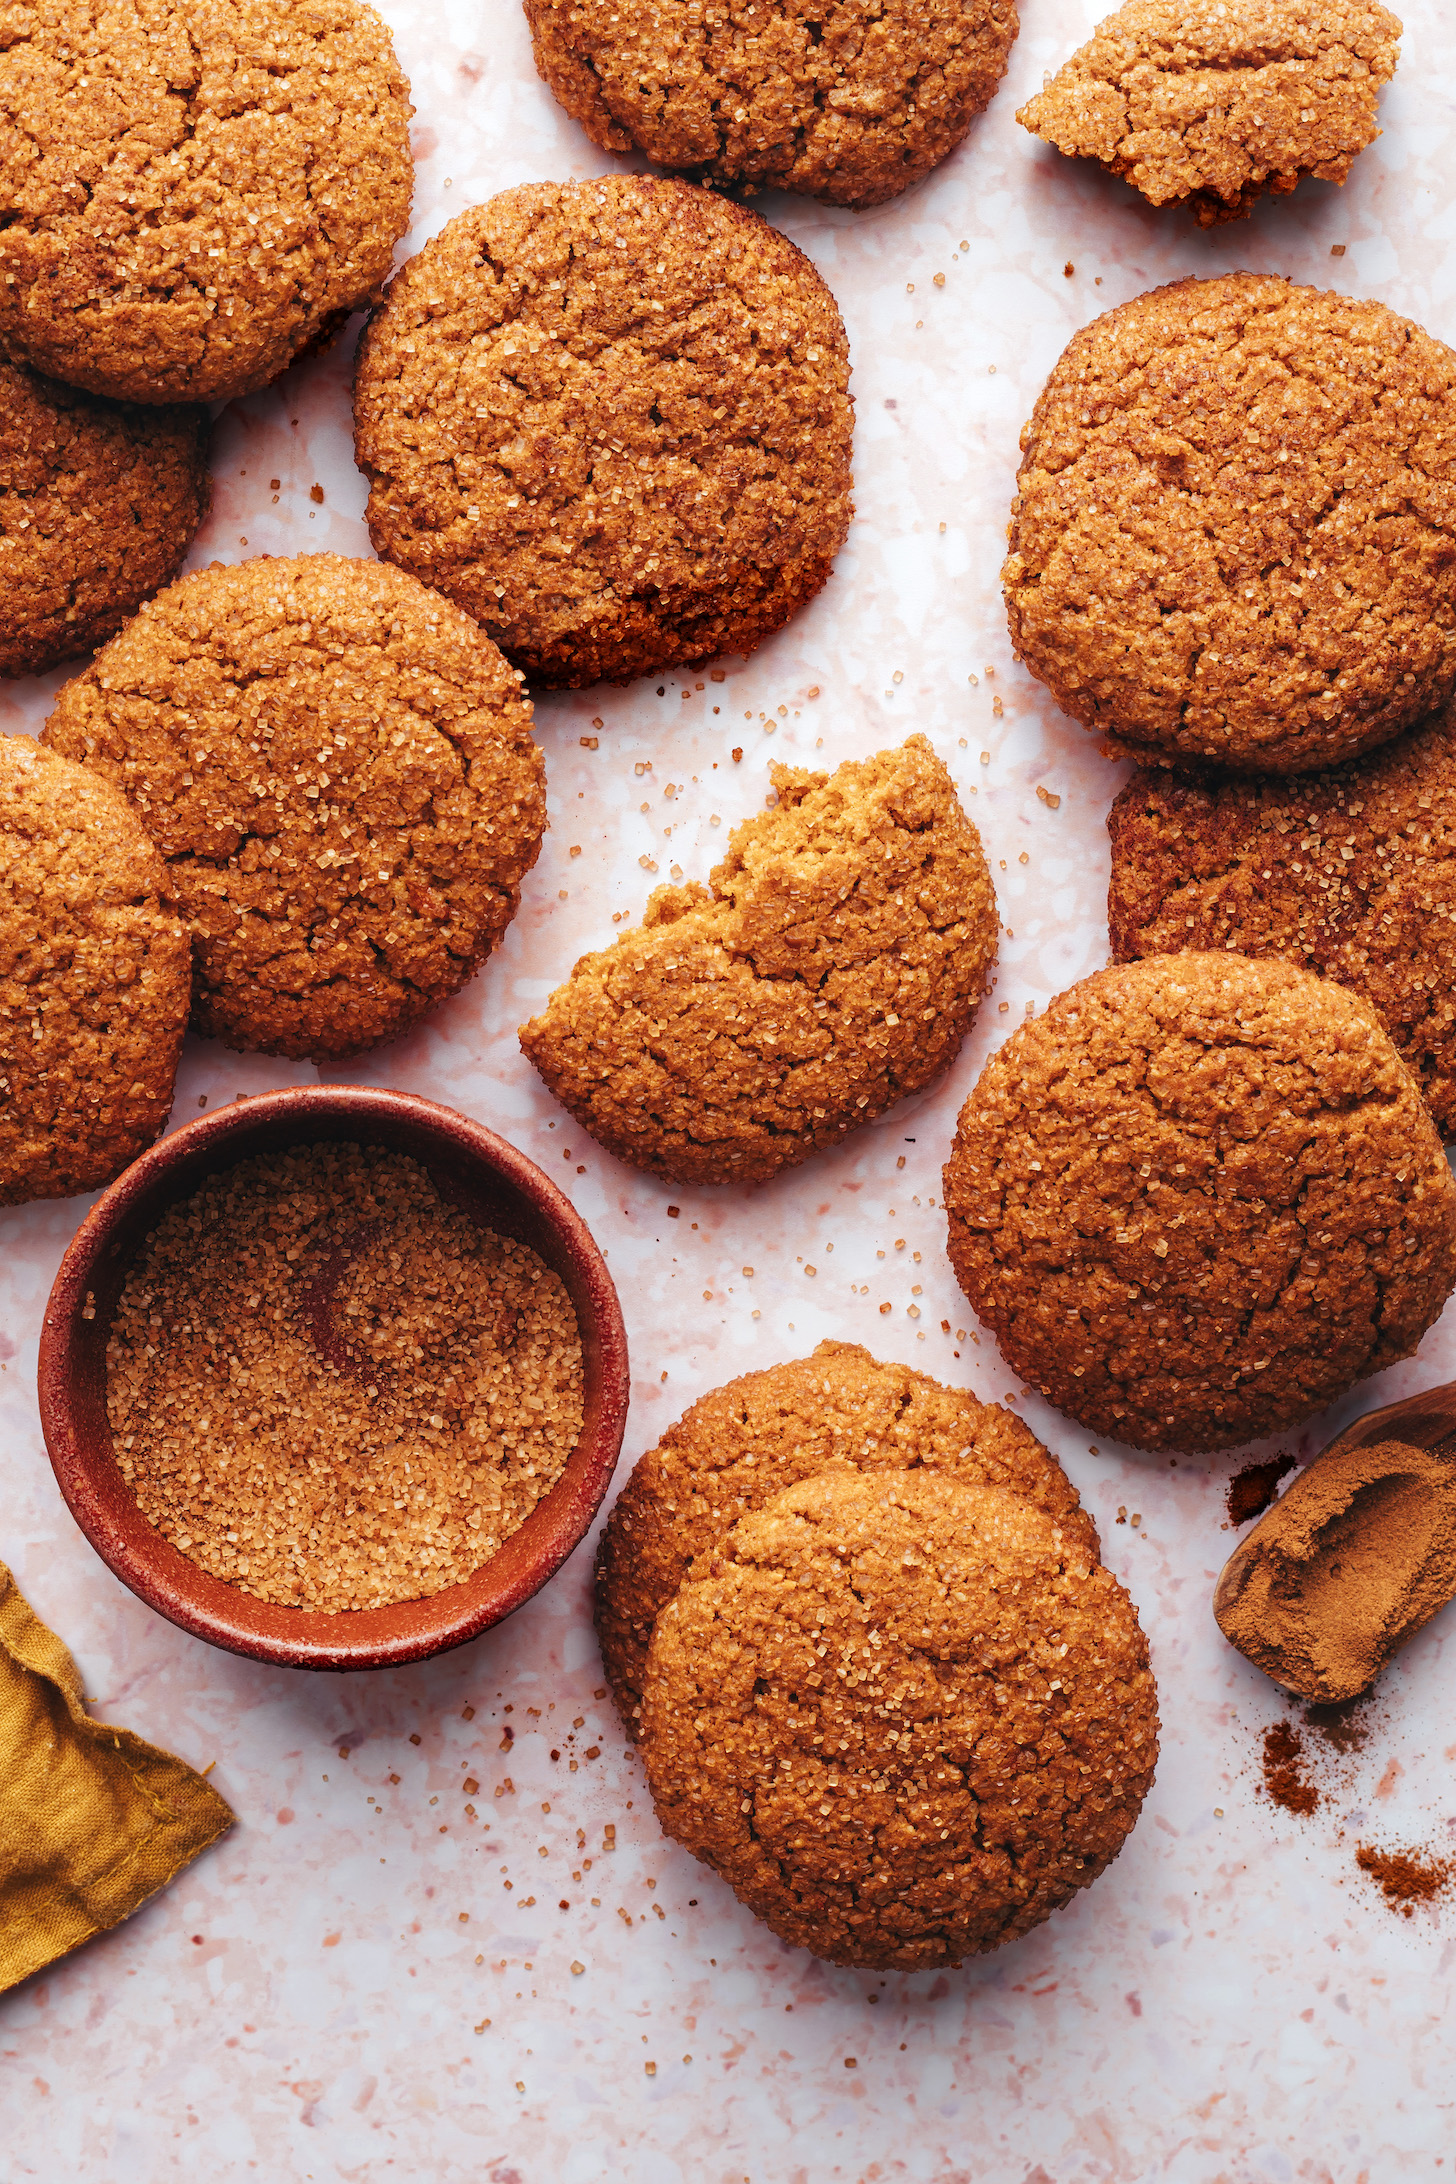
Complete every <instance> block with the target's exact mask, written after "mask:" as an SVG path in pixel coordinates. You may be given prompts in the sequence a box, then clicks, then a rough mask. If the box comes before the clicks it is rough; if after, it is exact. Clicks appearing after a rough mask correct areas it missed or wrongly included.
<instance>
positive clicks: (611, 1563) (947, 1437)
mask: <svg viewBox="0 0 1456 2184" xmlns="http://www.w3.org/2000/svg"><path fill="white" fill-rule="evenodd" d="M825 1471H850V1472H873V1473H875V1474H876V1476H879V1475H881V1474H886V1475H888V1474H889V1473H892V1472H893V1473H896V1474H900V1473H905V1472H920V1471H925V1472H935V1473H936V1474H937V1475H942V1476H944V1477H946V1478H953V1479H960V1480H962V1481H965V1482H968V1483H969V1484H971V1485H973V1486H997V1487H1004V1488H1005V1489H1006V1490H1007V1491H1008V1492H1011V1493H1015V1494H1020V1495H1022V1496H1023V1497H1024V1498H1025V1499H1026V1500H1027V1501H1029V1502H1032V1503H1034V1504H1035V1505H1036V1507H1037V1508H1039V1509H1041V1510H1044V1511H1045V1512H1046V1514H1047V1515H1048V1516H1049V1517H1050V1518H1051V1519H1052V1522H1053V1523H1054V1524H1055V1525H1056V1526H1057V1527H1059V1529H1060V1531H1061V1533H1062V1534H1063V1536H1064V1537H1065V1539H1066V1540H1067V1541H1068V1543H1070V1544H1075V1545H1078V1546H1080V1547H1081V1548H1082V1549H1083V1550H1084V1551H1085V1553H1086V1555H1087V1556H1088V1558H1089V1559H1090V1560H1093V1561H1095V1560H1096V1559H1097V1555H1098V1551H1099V1549H1098V1539H1097V1527H1096V1526H1095V1524H1094V1523H1093V1521H1092V1519H1091V1517H1090V1516H1089V1514H1088V1513H1087V1511H1086V1510H1085V1509H1084V1508H1083V1507H1082V1506H1081V1503H1080V1501H1079V1499H1078V1495H1077V1489H1076V1488H1075V1487H1074V1486H1073V1484H1072V1482H1071V1480H1070V1479H1069V1478H1068V1477H1067V1474H1066V1473H1065V1471H1063V1469H1062V1467H1061V1465H1060V1464H1059V1463H1058V1462H1057V1459H1056V1458H1055V1456H1053V1455H1052V1453H1051V1451H1050V1450H1049V1449H1046V1448H1043V1446H1042V1444H1041V1442H1040V1441H1038V1440H1037V1438H1036V1436H1035V1434H1034V1433H1033V1432H1032V1431H1031V1428H1030V1427H1029V1426H1026V1425H1023V1423H1022V1421H1021V1420H1020V1419H1019V1418H1017V1417H1016V1416H1015V1415H1014V1414H1013V1413H1012V1412H1011V1411H1008V1410H1004V1409H1002V1407H1001V1405H1000V1404H999V1403H982V1402H979V1401H978V1400H977V1398H976V1397H975V1396H974V1395H972V1394H971V1393H970V1391H969V1390H968V1389H965V1388H947V1387H943V1386H942V1385H941V1383H940V1382H939V1381H936V1380H932V1379H931V1378H930V1377H929V1375H928V1374H926V1373H917V1372H915V1371H913V1370H912V1369H911V1367H910V1366H908V1365H899V1364H896V1363H894V1362H893V1361H889V1360H886V1361H885V1362H881V1360H880V1359H878V1358H874V1357H871V1355H870V1353H869V1351H868V1350H865V1349H862V1348H861V1347H860V1346H859V1344H858V1343H851V1342H821V1343H820V1345H819V1347H818V1349H817V1350H815V1351H814V1353H813V1355H812V1356H811V1357H804V1358H793V1359H790V1360H789V1361H788V1362H787V1363H785V1364H782V1365H771V1366H769V1367H768V1368H767V1370H766V1371H763V1372H757V1373H744V1374H743V1375H742V1376H741V1377H740V1378H739V1379H737V1380H730V1381H729V1382H728V1384H727V1386H726V1387H722V1388H714V1389H712V1390H711V1391H710V1392H709V1393H708V1394H707V1395H705V1396H702V1397H701V1398H700V1399H699V1400H698V1401H697V1402H696V1403H694V1404H693V1405H692V1407H691V1409H690V1410H688V1411H687V1412H685V1413H684V1415H683V1416H682V1417H681V1418H679V1419H678V1420H677V1422H676V1423H675V1424H674V1425H671V1426H669V1427H668V1429H667V1431H666V1433H665V1434H664V1435H663V1437H662V1439H661V1441H660V1442H659V1443H658V1445H657V1447H656V1448H653V1449H649V1450H648V1452H647V1454H646V1455H645V1456H643V1457H641V1458H639V1460H638V1462H637V1464H636V1466H635V1467H634V1469H633V1472H632V1476H631V1477H630V1478H629V1479H628V1481H627V1484H626V1486H625V1487H624V1488H623V1489H622V1492H621V1494H620V1495H619V1496H618V1498H617V1501H616V1505H615V1507H614V1508H613V1510H612V1514H611V1516H610V1518H609V1519H608V1521H607V1525H606V1528H605V1530H604V1531H603V1533H602V1537H601V1541H600V1544H599V1546H598V1549H597V1564H596V1603H597V1607H596V1616H597V1634H598V1636H599V1637H600V1639H601V1642H602V1659H603V1661H604V1662H605V1664H606V1670H607V1677H608V1680H609V1682H610V1683H611V1686H612V1691H613V1694H614V1696H615V1698H616V1701H617V1706H618V1709H619V1711H620V1713H621V1716H622V1719H623V1721H624V1722H625V1723H626V1725H627V1729H628V1732H629V1734H631V1735H632V1736H634V1737H635V1736H636V1735H637V1734H638V1725H639V1722H640V1719H641V1711H642V1687H643V1678H644V1674H645V1671H646V1665H647V1647H648V1643H649V1641H650V1639H651V1637H652V1626H653V1623H654V1621H655V1619H656V1617H657V1615H658V1613H659V1612H660V1611H661V1609H663V1608H664V1607H666V1605H667V1603H668V1601H669V1600H671V1599H672V1598H673V1596H674V1594H675V1593H676V1592H677V1589H678V1587H679V1586H680V1585H681V1584H683V1583H684V1581H685V1580H686V1579H687V1577H688V1575H689V1573H690V1572H691V1571H696V1572H698V1573H699V1574H701V1573H702V1571H703V1570H705V1569H706V1568H707V1565H708V1562H709V1561H710V1560H711V1558H712V1556H713V1555H714V1554H716V1553H718V1552H719V1551H720V1549H721V1548H722V1545H723V1542H724V1540H725V1539H726V1538H727V1536H728V1533H729V1530H730V1529H731V1527H732V1526H733V1525H734V1524H735V1523H736V1522H737V1521H738V1519H739V1518H740V1517H742V1516H745V1515H747V1514H748V1513H749V1512H750V1511H752V1510H755V1509H761V1508H762V1507H763V1504H764V1503H765V1502H766V1501H767V1500H768V1499H769V1498H770V1496H772V1495H774V1494H777V1493H780V1492H781V1491H782V1490H783V1489H784V1488H785V1487H787V1486H791V1485H793V1484H794V1483H795V1482H796V1481H797V1480H799V1479H806V1478H814V1477H817V1476H818V1475H819V1473H821V1472H825Z"/></svg>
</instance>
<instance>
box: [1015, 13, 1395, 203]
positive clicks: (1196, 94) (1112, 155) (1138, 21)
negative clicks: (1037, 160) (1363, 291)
mask: <svg viewBox="0 0 1456 2184" xmlns="http://www.w3.org/2000/svg"><path fill="white" fill-rule="evenodd" d="M1400 33H1401V25H1400V22H1399V20H1398V19H1397V18H1396V17H1395V16H1394V15H1392V14H1391V13H1390V11H1389V9H1388V8H1383V7H1380V6H1378V5H1377V4H1375V0H1193V4H1192V5H1189V0H1130V4H1129V5H1128V6H1127V7H1122V8H1119V9H1118V10H1117V13H1116V14H1115V15H1109V16H1108V17H1107V18H1106V20H1105V21H1104V22H1101V23H1099V24H1098V26H1097V29H1096V31H1095V32H1094V33H1093V35H1092V37H1091V38H1090V39H1089V40H1088V42H1087V44H1086V45H1084V46H1082V47H1080V48H1079V49H1078V51H1077V52H1076V53H1074V54H1073V55H1072V58H1071V59H1070V60H1069V61H1068V62H1067V63H1066V64H1065V66H1064V67H1062V68H1060V69H1059V70H1058V71H1057V74H1056V75H1055V76H1054V77H1052V78H1050V79H1049V81H1048V82H1047V85H1046V88H1045V89H1044V90H1042V91H1041V92H1039V93H1038V94H1037V96H1036V97H1035V98H1033V99H1029V100H1028V101H1027V103H1026V105H1025V106H1023V107H1022V109H1021V111H1020V112H1019V113H1018V115H1017V117H1016V118H1017V120H1018V121H1019V122H1020V123H1021V125H1022V127H1023V128H1026V129H1030V130H1031V131H1032V132H1033V134H1034V135H1036V136H1039V137H1044V138H1045V140H1046V141H1047V143H1048V144H1054V145H1055V146H1056V148H1057V150H1058V151H1059V152H1065V153H1066V155H1067V156H1068V158H1082V159H1095V160H1097V161H1098V163H1099V164H1100V165H1101V166H1102V167H1104V168H1105V169H1106V171H1107V172H1108V173H1109V174H1115V175H1120V176H1122V178H1123V179H1124V180H1125V181H1128V182H1130V183H1131V184H1132V186H1133V188H1134V189H1136V190H1138V191H1140V192H1141V194H1142V195H1143V196H1144V197H1145V198H1146V199H1147V200H1148V202H1149V203H1150V204H1153V205H1168V204H1177V205H1186V206H1187V208H1188V209H1189V211H1191V212H1192V214H1193V216H1194V218H1195V219H1196V220H1197V222H1198V224H1199V226H1200V227H1216V226H1218V225H1220V224H1221V223H1222V222H1223V221H1226V220H1241V219H1243V218H1245V217H1246V215H1247V214H1248V213H1250V212H1252V210H1253V208H1254V206H1255V205H1256V204H1257V203H1258V200H1259V198H1260V197H1261V196H1262V195H1263V194H1264V193H1265V192H1266V191H1268V192H1269V193H1270V194H1271V195H1285V194H1287V193H1288V192H1289V191H1290V190H1292V189H1294V188H1295V187H1296V186H1297V185H1298V183H1299V181H1300V178H1301V177H1302V176H1303V175H1314V176H1317V177H1318V178H1319V180H1321V181H1323V182H1343V181H1344V180H1345V178H1346V177H1347V175H1348V174H1349V172H1350V168H1351V166H1352V165H1353V163H1354V161H1355V159H1356V157H1357V156H1358V154H1359V153H1361V152H1363V151H1364V149H1365V147H1366V145H1367V144H1370V143H1373V142H1374V140H1375V138H1376V137H1378V136H1379V134H1380V131H1379V129H1378V128H1377V127H1376V125H1375V109H1376V100H1377V98H1378V96H1379V93H1380V90H1381V88H1382V86H1383V85H1385V84H1387V83H1389V82H1390V80H1391V77H1392V76H1393V75H1394V74H1395V64H1396V60H1397V58H1398V57H1399V53H1400Z"/></svg>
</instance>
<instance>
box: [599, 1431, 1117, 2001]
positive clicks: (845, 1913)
mask: <svg viewBox="0 0 1456 2184" xmlns="http://www.w3.org/2000/svg"><path fill="white" fill-rule="evenodd" d="M641 1751H642V1756H643V1760H644V1762H645V1765H646V1769H647V1780H648V1786H649V1788H650V1789H651V1791H652V1797H653V1802H654V1804H655V1805H656V1808H657V1816H658V1818H659V1820H660V1821H661V1823H662V1825H663V1827H664V1828H665V1830H666V1831H667V1833H668V1834H669V1835H671V1836H673V1837H674V1838H675V1839H676V1840H677V1841H678V1842H680V1843H683V1844H684V1845H685V1846H686V1847H687V1848H688V1849H689V1850H691V1851H692V1852H693V1854H694V1855H695V1856H696V1857H698V1858H701V1859H702V1860H703V1861H704V1863H705V1864H707V1865H710V1866H712V1867H713V1868H714V1870H715V1871H716V1872H718V1873H720V1874H721V1875H722V1877H723V1878H724V1880H726V1881H727V1882H728V1884H729V1886H730V1887H731V1888H732V1889H733V1890H734V1893H735V1894H736V1895H737V1896H738V1897H740V1899H741V1900H742V1901H743V1902H744V1903H746V1904H747V1905H748V1907H749V1909H750V1910H751V1911H753V1912H754V1913H755V1914H756V1915H757V1916H758V1917H759V1918H761V1919H764V1920H766V1922H767V1923H768V1925H769V1926H771V1927H772V1928H773V1930H774V1932H775V1933H776V1934H779V1935H781V1936H782V1937H783V1939H784V1940H786V1941H789V1942H793V1943H796V1944H797V1945H798V1946H800V1947H802V1948H806V1949H811V1950H813V1952H814V1953H815V1955H816V1956H821V1957H827V1958H828V1959H829V1960H830V1961H831V1962H832V1963H836V1964H858V1965H867V1966H868V1965H874V1966H882V1967H894V1968H896V1969H902V1970H920V1969H924V1968H929V1967H932V1966H938V1965H954V1964H959V1963H960V1962H961V1961H962V1959H963V1958H965V1957H967V1956H971V1955H974V1954H978V1953H980V1952H983V1951H986V1950H991V1949H996V1948H999V1947H1001V1946H1002V1945H1003V1944H1004V1943H1006V1942H1008V1941H1014V1940H1016V1939H1017V1938H1018V1937H1019V1936H1020V1935H1022V1934H1026V1933H1029V1932H1030V1931H1031V1930H1032V1928H1033V1927H1035V1926H1038V1925H1040V1924H1041V1922H1042V1921H1043V1920H1044V1919H1045V1918H1047V1917H1049V1916H1050V1914H1051V1913H1052V1912H1053V1911H1055V1910H1057V1909H1058V1908H1059V1907H1060V1906H1061V1905H1062V1904H1065V1903H1067V1902H1068V1901H1069V1900H1070V1899H1071V1897H1072V1896H1073V1895H1075V1894H1076V1892H1077V1891H1078V1890H1079V1889H1082V1888H1086V1887H1088V1886H1089V1885H1090V1884H1091V1883H1092V1882H1093V1881H1095V1880H1096V1879H1097V1877H1098V1875H1099V1874H1101V1873H1102V1872H1103V1871H1104V1870H1105V1869H1106V1867H1107V1866H1108V1865H1109V1864H1110V1863H1111V1861H1112V1860H1113V1859H1114V1858H1115V1857H1116V1856H1117V1853H1118V1851H1119V1850H1120V1849H1121V1848H1122V1845H1123V1843H1124V1842H1125V1841H1126V1839H1127V1837H1128V1835H1129V1834H1130V1832H1131V1830H1132V1828H1133V1826H1134V1824H1135V1822H1136V1820H1137V1816H1138V1813H1139V1810H1140V1809H1141V1806H1142V1802H1143V1799H1144V1797H1145V1796H1146V1795H1147V1792H1148V1789H1149V1786H1150V1784H1151V1782H1152V1778H1153V1768H1154V1765H1155V1763H1156V1760H1157V1751H1158V1717H1157V1692H1156V1688H1155V1686H1154V1683H1153V1677H1152V1672H1151V1670H1150V1668H1149V1666H1148V1651H1147V1645H1146V1642H1145V1640H1144V1638H1143V1634H1142V1632H1141V1630H1140V1629H1139V1627H1138V1620H1137V1613H1136V1610H1135V1609H1134V1608H1133V1605H1132V1603H1131V1601H1130V1600H1129V1599H1128V1596H1127V1594H1126V1593H1125V1592H1124V1591H1123V1589H1122V1587H1121V1585H1119V1583H1118V1582H1117V1579H1116V1578H1115V1577H1113V1576H1112V1574H1111V1573H1110V1572H1109V1571H1107V1570H1105V1569H1103V1568H1102V1567H1101V1566H1100V1565H1098V1564H1096V1563H1094V1562H1093V1561H1092V1560H1091V1558H1090V1557H1089V1556H1088V1554H1087V1552H1086V1550H1085V1548H1084V1547H1082V1546H1080V1545H1075V1546H1074V1545H1073V1544H1072V1543H1071V1542H1069V1541H1068V1539H1067V1538H1066V1537H1065V1536H1064V1535H1063V1534H1061V1533H1059V1532H1058V1530H1057V1529H1056V1527H1055V1526H1054V1525H1053V1523H1052V1520H1051V1519H1050V1518H1049V1517H1048V1516H1047V1515H1046V1514H1045V1513H1044V1512H1043V1511H1042V1510H1040V1509H1036V1508H1033V1507H1032V1505H1031V1504H1030V1503H1029V1502H1026V1501H1023V1500H1021V1499H1020V1498H1019V1497H1018V1496H1016V1495H1013V1494H1008V1493H1005V1492H1003V1491H1001V1490H1000V1489H998V1488H995V1487H986V1486H970V1485H965V1484H962V1483H961V1482H960V1481H958V1480H952V1479H948V1478H945V1477H944V1476H942V1475H941V1474H939V1473H931V1472H915V1473H907V1474H897V1475H895V1476H893V1477H887V1476H885V1475H883V1474H881V1475H879V1476H875V1477H868V1476H864V1475H860V1474H856V1473H852V1472H851V1473H837V1474H826V1475H824V1476H821V1477H819V1478H814V1479H804V1480H801V1481H800V1482H799V1483H798V1484H797V1485H795V1486H791V1487H789V1488H787V1489H786V1490H785V1491H784V1492H783V1493H781V1494H778V1495H776V1496H775V1497H774V1499H773V1500H772V1501H770V1502H769V1503H768V1504H767V1505H766V1506H765V1507H764V1508H763V1509H760V1510H758V1511H756V1512H755V1513H754V1514H753V1515H751V1516H746V1517H744V1518H743V1519H741V1521H740V1522H739V1523H738V1524H737V1525H736V1526H735V1527H734V1529H733V1531H732V1532H731V1534H730V1535H729V1537H728V1539H727V1540H726V1541H725V1542H724V1545H723V1548H722V1551H721V1553H720V1555H719V1556H717V1557H716V1558H715V1561H714V1562H713V1563H712V1564H711V1565H710V1568H709V1570H708V1571H707V1572H705V1573H704V1574H703V1575H701V1576H699V1575H697V1574H696V1573H695V1574H694V1576H693V1577H692V1579H691V1580H690V1581H689V1582H688V1583H687V1584H685V1585H684V1586H683V1587H682V1589H681V1591H680V1592H679V1593H678V1594H677V1597H676V1598H675V1599H674V1600H673V1601H671V1602H670V1603H669V1605H668V1606H667V1607H666V1608H664V1609H663V1611H662V1613H661V1614H660V1615H659V1617H658V1619H657V1625H656V1628H655V1630H654V1632H653V1636H652V1645H651V1649H650V1652H649V1654H648V1662H647V1682H646V1692H645V1697H644V1703H643V1716H642V1744H641Z"/></svg>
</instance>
